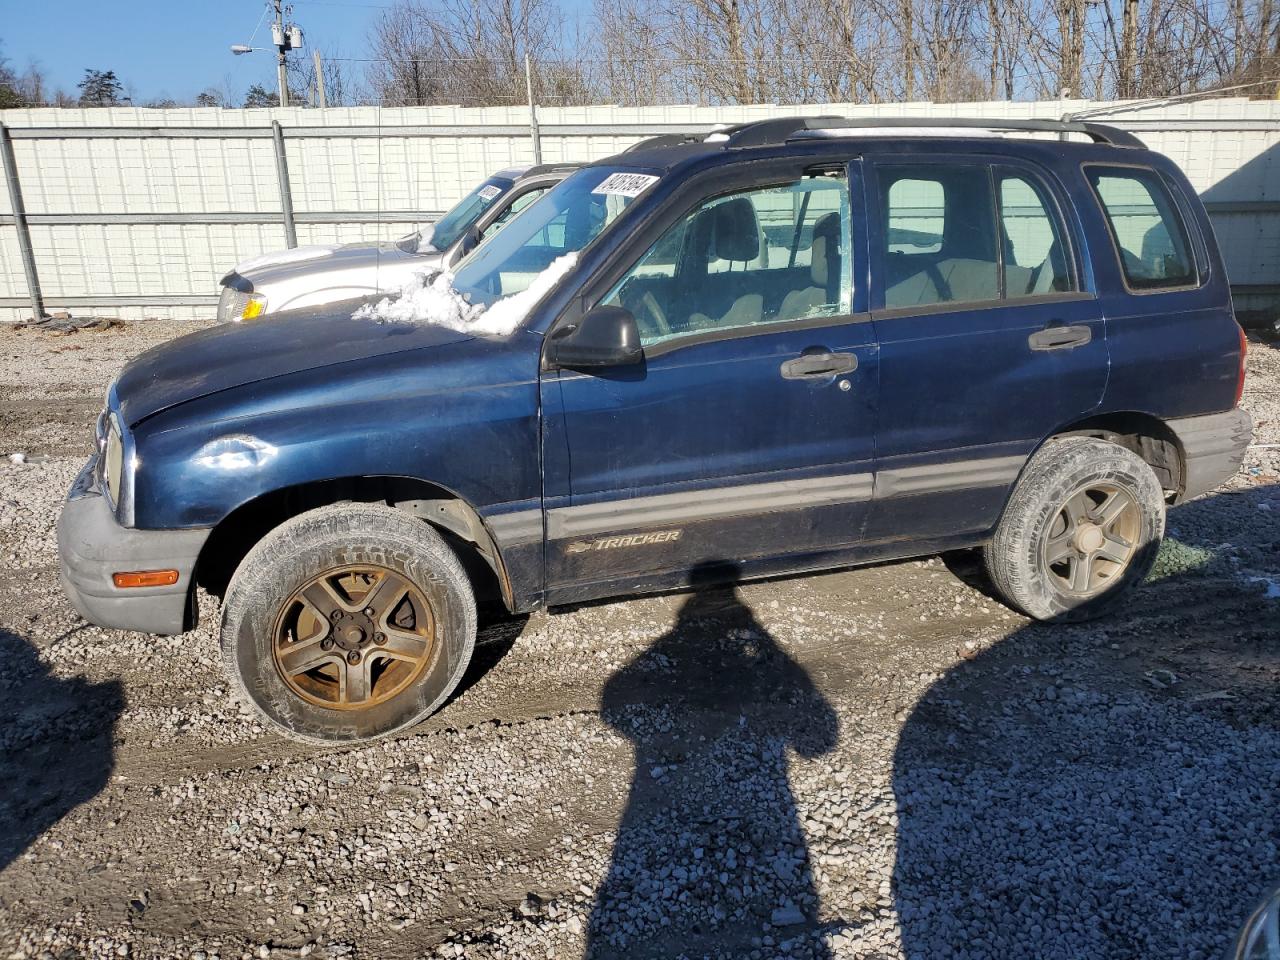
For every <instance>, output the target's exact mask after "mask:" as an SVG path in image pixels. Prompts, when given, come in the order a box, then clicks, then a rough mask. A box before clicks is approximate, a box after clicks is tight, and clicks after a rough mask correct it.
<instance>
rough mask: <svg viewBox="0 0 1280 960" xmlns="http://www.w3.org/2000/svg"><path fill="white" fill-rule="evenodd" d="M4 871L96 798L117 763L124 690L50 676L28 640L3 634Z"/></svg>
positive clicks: (0, 804)
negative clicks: (70, 814) (117, 727)
mask: <svg viewBox="0 0 1280 960" xmlns="http://www.w3.org/2000/svg"><path fill="white" fill-rule="evenodd" d="M0 662H3V663H4V665H5V669H4V673H3V674H0V784H3V787H0V870H3V869H4V867H6V866H8V865H9V864H10V863H12V862H13V861H14V860H15V859H17V858H18V857H19V856H21V855H22V852H23V851H24V850H26V848H27V847H28V846H30V845H31V843H32V842H33V841H34V840H35V839H36V838H37V837H39V836H40V834H41V833H43V832H44V831H45V830H48V829H49V828H50V827H52V826H53V825H54V824H55V823H57V822H58V821H59V820H60V819H61V818H62V817H63V816H65V815H66V814H67V813H68V812H70V811H71V810H72V809H74V808H75V807H76V806H78V805H79V804H81V803H84V802H85V801H86V800H89V799H91V798H92V797H94V796H95V795H96V794H97V793H98V791H100V790H101V789H102V788H103V787H104V786H105V785H106V783H107V780H108V779H109V778H110V776H111V770H112V768H113V766H114V764H115V751H114V747H113V744H112V740H113V736H114V731H115V725H116V720H117V719H118V718H119V716H120V713H121V711H122V710H123V708H124V697H123V692H122V689H121V686H120V684H119V683H116V682H114V681H113V682H111V683H89V682H87V681H85V680H83V679H81V678H80V677H75V678H73V679H70V680H62V679H59V678H58V677H54V676H52V675H50V673H49V670H48V668H47V667H46V666H45V665H44V664H43V663H41V662H40V658H39V657H38V656H37V654H36V650H35V648H34V647H33V646H32V645H31V643H30V642H29V641H28V640H26V639H25V638H24V637H21V636H19V635H18V634H16V633H12V632H10V631H8V630H2V629H0Z"/></svg>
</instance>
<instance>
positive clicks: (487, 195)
mask: <svg viewBox="0 0 1280 960" xmlns="http://www.w3.org/2000/svg"><path fill="white" fill-rule="evenodd" d="M501 192H502V188H501V187H495V186H493V185H492V184H490V185H489V186H487V187H485V188H484V189H483V190H481V191H480V199H481V200H492V199H493V198H494V197H496V196H497V195H498V194H500V193H501Z"/></svg>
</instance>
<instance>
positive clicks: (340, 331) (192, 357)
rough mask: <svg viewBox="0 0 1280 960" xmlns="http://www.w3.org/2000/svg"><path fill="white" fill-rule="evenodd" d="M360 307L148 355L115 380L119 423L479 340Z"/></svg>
mask: <svg viewBox="0 0 1280 960" xmlns="http://www.w3.org/2000/svg"><path fill="white" fill-rule="evenodd" d="M358 305H359V304H358V302H352V301H347V302H345V303H342V304H333V305H329V306H326V307H319V308H314V309H311V310H295V311H291V312H288V313H283V314H279V315H277V316H275V317H271V318H268V319H265V320H261V321H256V322H254V323H245V324H240V323H229V324H223V325H221V326H217V327H213V328H211V329H209V330H201V331H200V332H198V333H192V334H188V335H187V336H185V337H179V338H178V339H177V340H171V341H170V342H169V343H166V344H163V345H161V346H159V347H156V348H154V349H152V350H148V351H147V352H146V353H143V354H141V355H140V356H138V357H137V358H135V359H134V360H133V361H131V362H130V363H129V364H127V365H126V366H125V368H124V370H123V371H121V373H120V376H119V378H118V379H117V380H116V383H115V387H114V392H115V397H116V403H117V404H118V407H119V411H120V417H121V419H122V420H123V421H124V423H125V424H127V425H129V426H133V425H134V424H136V423H138V422H139V421H141V420H145V419H146V418H147V417H150V416H152V415H153V414H156V413H159V412H160V411H161V410H167V409H168V408H170V407H172V406H175V405H177V404H180V403H184V402H186V401H188V400H194V399H197V398H199V397H204V396H208V395H209V394H213V393H218V392H219V391H222V390H230V389H232V388H234V387H243V386H246V385H248V384H252V383H257V382H259V381H262V380H269V379H271V378H272V377H279V376H284V375H286V374H291V373H300V372H302V371H305V370H316V369H319V368H321V367H329V366H332V365H334V364H339V363H345V362H348V361H352V360H364V359H368V358H370V357H378V356H385V355H387V354H391V353H401V352H403V351H406V350H417V349H420V348H423V347H434V346H439V345H441V344H445V343H455V342H457V341H460V340H471V339H474V337H473V335H472V334H470V333H463V332H460V331H457V330H449V329H447V328H445V327H439V326H434V325H427V324H418V323H414V324H397V323H378V322H377V321H375V320H353V319H352V317H351V312H352V311H353V310H354V309H355V307H356V306H358Z"/></svg>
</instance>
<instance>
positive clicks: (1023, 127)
mask: <svg viewBox="0 0 1280 960" xmlns="http://www.w3.org/2000/svg"><path fill="white" fill-rule="evenodd" d="M823 119H828V118H823ZM770 122H772V121H767V120H766V121H762V123H770ZM876 127H882V128H884V127H888V128H892V127H916V128H920V127H937V128H939V129H946V128H952V129H968V130H993V131H1000V130H1011V131H1020V132H1034V133H1058V134H1066V133H1081V134H1084V135H1085V136H1087V137H1089V138H1091V139H1092V140H1093V141H1094V143H1106V144H1110V145H1111V146H1113V147H1133V148H1137V149H1139V150H1142V149H1145V148H1146V144H1145V143H1143V142H1142V141H1141V140H1139V139H1138V138H1137V137H1135V136H1134V135H1133V134H1132V133H1129V132H1128V131H1126V130H1121V129H1120V128H1118V127H1113V126H1109V125H1108V124H1104V123H1089V122H1085V121H1079V120H994V119H986V118H982V117H860V118H858V119H856V120H851V119H847V118H835V120H834V122H827V123H822V124H814V123H812V122H809V123H805V124H804V125H803V126H797V127H796V128H795V129H793V130H792V131H791V132H790V133H789V134H787V135H786V136H787V138H788V139H791V138H794V137H801V136H804V135H805V134H809V135H813V132H814V131H835V130H840V129H858V130H865V129H871V128H876ZM827 135H828V136H830V135H831V134H830V133H828V134H827ZM770 142H772V141H770ZM735 145H736V144H735Z"/></svg>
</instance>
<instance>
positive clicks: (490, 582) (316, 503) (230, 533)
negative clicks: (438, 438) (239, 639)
mask: <svg viewBox="0 0 1280 960" xmlns="http://www.w3.org/2000/svg"><path fill="white" fill-rule="evenodd" d="M337 503H374V504H383V505H386V506H393V507H398V508H399V509H401V510H404V511H405V512H406V513H409V514H411V515H413V516H416V517H418V518H420V519H422V520H423V521H425V522H426V523H428V524H430V525H431V526H432V527H434V528H435V529H436V530H438V531H439V532H440V533H441V534H442V535H443V536H444V537H445V539H446V542H448V543H449V544H450V545H451V546H452V547H453V548H454V550H455V552H456V553H457V554H458V555H459V558H460V559H461V560H462V562H463V566H464V568H465V570H466V572H467V575H468V577H469V578H470V579H471V582H472V587H473V589H474V591H475V594H476V599H477V600H478V601H481V602H485V601H488V602H494V601H496V602H499V603H501V604H503V606H505V607H506V608H507V609H508V610H512V609H513V608H514V598H513V595H512V590H511V582H510V579H509V578H508V576H507V571H506V566H505V565H504V563H503V560H502V555H501V553H500V551H499V550H498V546H497V543H496V542H495V541H494V539H493V536H492V534H490V532H489V530H488V527H486V526H485V523H484V521H483V520H482V519H481V517H480V514H479V513H478V512H477V511H476V509H475V507H473V506H472V505H471V504H470V503H468V502H467V501H466V500H465V499H464V498H462V497H461V496H459V495H458V494H457V493H456V492H454V491H452V490H450V489H449V488H447V487H444V486H441V485H439V484H435V483H431V482H429V481H426V480H420V479H417V478H414V477H401V476H357V477H342V478H336V479H331V480H320V481H314V482H311V483H303V484H298V485H295V486H290V487H282V488H279V489H276V490H271V491H268V492H267V493H263V494H260V495H259V496H257V497H255V498H253V499H252V500H249V501H247V502H245V503H243V504H240V505H239V506H237V507H236V508H235V509H234V510H232V511H231V512H230V513H229V514H227V515H226V516H225V517H223V518H222V520H220V521H219V522H218V523H217V524H216V525H215V526H214V528H213V530H212V532H211V533H210V535H209V539H208V540H207V541H205V545H204V547H203V548H202V549H201V551H200V556H199V557H198V558H197V560H196V567H195V578H194V579H195V582H196V583H197V584H198V585H199V586H202V587H204V588H205V589H207V590H209V591H210V592H211V593H214V594H217V595H218V596H223V595H225V592H226V589H227V585H228V584H229V583H230V581H231V576H232V574H234V573H235V571H236V568H237V567H238V566H239V565H240V562H241V561H242V560H243V559H244V558H245V557H246V556H247V555H248V553H249V551H250V550H252V549H253V547H254V546H255V545H256V544H257V543H258V542H260V541H261V540H262V538H263V537H265V536H266V535H267V534H269V533H270V532H271V531H272V530H275V529H276V528H277V527H279V526H280V525H281V524H283V523H285V522H286V521H288V520H291V519H292V518H294V517H296V516H298V515H300V514H302V513H306V512H307V511H309V510H314V509H316V508H317V507H324V506H330V505H332V504H337Z"/></svg>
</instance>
